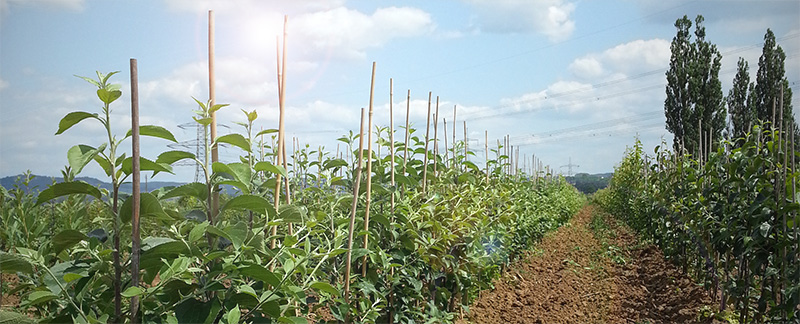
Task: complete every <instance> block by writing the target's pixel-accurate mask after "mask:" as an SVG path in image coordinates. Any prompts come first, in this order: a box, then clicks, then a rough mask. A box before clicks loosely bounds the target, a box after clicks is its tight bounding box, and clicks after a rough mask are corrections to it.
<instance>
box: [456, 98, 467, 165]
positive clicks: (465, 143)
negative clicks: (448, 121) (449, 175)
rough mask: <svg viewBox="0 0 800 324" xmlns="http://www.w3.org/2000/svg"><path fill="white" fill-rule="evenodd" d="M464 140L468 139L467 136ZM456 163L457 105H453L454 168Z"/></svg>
mask: <svg viewBox="0 0 800 324" xmlns="http://www.w3.org/2000/svg"><path fill="white" fill-rule="evenodd" d="M465 122H466V121H465ZM465 125H466V124H465ZM466 131H467V130H466V129H465V130H464V132H466ZM464 138H466V136H464ZM464 141H465V142H464V146H466V145H467V142H466V139H465V140H464ZM464 158H466V156H464ZM455 163H456V105H453V167H455V166H456V165H455Z"/></svg>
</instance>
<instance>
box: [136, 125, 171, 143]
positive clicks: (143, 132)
mask: <svg viewBox="0 0 800 324" xmlns="http://www.w3.org/2000/svg"><path fill="white" fill-rule="evenodd" d="M139 135H140V136H150V137H158V138H163V139H165V140H168V141H172V142H173V143H177V142H178V141H177V140H176V139H175V135H172V132H170V131H169V130H167V129H166V128H164V127H161V126H156V125H141V126H139ZM131 136H133V131H132V130H128V133H127V134H126V135H125V137H126V138H127V137H131Z"/></svg>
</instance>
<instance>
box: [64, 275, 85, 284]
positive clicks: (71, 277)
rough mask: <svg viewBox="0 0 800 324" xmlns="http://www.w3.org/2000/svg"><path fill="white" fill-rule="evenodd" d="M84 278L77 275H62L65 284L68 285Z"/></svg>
mask: <svg viewBox="0 0 800 324" xmlns="http://www.w3.org/2000/svg"><path fill="white" fill-rule="evenodd" d="M84 277H86V276H84V275H81V274H78V273H65V274H64V281H65V282H67V283H70V282H73V281H75V280H78V279H80V278H84Z"/></svg>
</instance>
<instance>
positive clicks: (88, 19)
mask: <svg viewBox="0 0 800 324" xmlns="http://www.w3.org/2000/svg"><path fill="white" fill-rule="evenodd" d="M209 10H213V12H214V20H215V48H216V50H215V51H216V53H215V56H216V60H215V75H216V102H217V103H225V104H230V106H228V107H225V108H223V109H222V110H220V112H219V113H218V119H219V123H220V124H221V126H220V134H221V135H222V134H227V133H231V132H237V133H243V132H244V128H243V127H241V126H239V125H238V124H236V123H241V122H244V121H245V120H246V119H245V118H246V117H245V115H244V113H243V112H242V110H246V111H253V110H255V111H257V113H258V119H257V120H256V121H255V126H254V127H255V128H256V130H260V129H271V128H277V127H278V108H277V107H278V95H277V76H276V37H278V36H281V35H282V28H283V18H284V15H287V16H288V36H287V39H286V41H287V57H286V60H287V61H286V65H287V67H286V71H285V73H286V134H287V136H291V137H296V138H298V140H299V141H300V143H302V144H303V145H306V144H308V145H309V146H310V147H311V148H317V147H319V146H324V150H325V151H328V152H331V154H334V153H333V152H336V150H337V143H339V142H337V141H336V139H337V138H339V137H340V136H342V135H344V134H347V133H348V132H349V131H356V132H357V131H358V128H359V117H360V108H362V107H368V105H369V95H370V91H369V90H370V77H371V72H372V71H371V69H372V64H373V62H375V63H376V73H375V92H374V93H375V99H374V117H373V118H374V124H375V125H376V126H381V127H387V126H388V125H389V115H390V114H389V106H390V82H389V80H390V78H391V79H392V82H393V83H392V84H393V89H392V93H393V97H392V100H391V102H392V106H393V118H394V121H395V132H396V133H395V134H396V135H395V137H396V139H397V140H401V139H402V138H403V136H404V131H403V129H402V128H401V126H402V124H403V123H404V121H405V116H406V113H405V108H406V100H407V94H408V91H410V103H409V105H410V110H411V113H410V120H411V124H412V126H411V127H412V128H415V129H417V130H418V131H417V133H416V134H424V126H425V122H426V112H427V106H428V94H429V92H430V93H431V94H432V98H433V101H434V103H433V105H434V110H435V102H436V100H437V98H438V100H439V110H440V115H441V116H442V117H443V118H444V119H445V120H446V122H447V133H448V138H449V142H450V143H449V145H452V137H451V136H452V133H453V132H452V124H453V123H452V121H453V107H454V106H455V107H456V110H457V113H456V117H455V118H456V121H457V123H458V125H457V130H456V133H457V135H458V140H463V134H464V130H463V124H462V123H463V121H466V122H467V138H468V143H469V147H470V149H471V151H472V152H474V153H475V155H474V156H471V157H470V160H472V161H473V162H475V163H476V164H478V165H481V166H482V165H483V163H484V161H485V155H484V143H485V140H484V138H485V132H488V137H489V144H490V147H496V146H497V141H498V140H500V139H501V138H503V137H504V136H509V137H510V138H511V144H512V145H514V146H515V147H518V148H519V152H520V158H519V159H520V160H522V159H523V158H524V159H525V160H528V161H530V159H531V157H532V156H534V155H535V156H536V157H537V159H539V160H540V161H542V163H543V164H544V165H549V166H550V167H551V168H552V169H553V170H555V171H557V172H563V173H564V174H566V173H568V172H569V169H570V168H569V167H568V166H567V165H568V164H570V163H571V164H572V165H573V167H572V172H587V173H601V172H612V171H613V169H614V166H615V165H617V164H618V163H619V161H620V160H621V159H622V157H623V154H624V152H625V150H626V148H627V147H630V146H632V145H633V144H634V141H635V139H636V138H637V137H638V138H639V139H640V140H641V141H642V143H643V145H644V148H645V152H649V153H652V152H653V148H654V147H655V146H656V145H660V144H661V143H662V141H664V142H666V143H668V146H670V145H671V142H672V137H671V135H670V133H669V132H667V131H666V130H665V128H664V120H665V118H664V113H663V111H664V109H663V104H664V98H665V85H666V78H665V72H666V70H667V68H668V66H669V58H670V51H669V46H670V41H671V40H672V38H673V37H674V36H675V33H676V30H675V27H674V22H675V20H676V19H678V18H681V17H683V16H684V15H687V16H688V17H689V18H690V19H692V20H694V17H695V16H696V15H698V14H700V15H703V16H704V17H705V23H704V25H705V27H706V34H707V36H706V39H707V40H709V41H711V42H712V43H714V44H716V46H717V47H718V48H719V50H720V52H721V53H722V56H723V58H722V69H721V72H720V80H721V81H722V87H723V92H724V93H725V94H727V93H728V89H729V88H730V87H731V84H732V80H733V77H734V74H735V68H736V62H737V60H738V59H739V57H743V58H744V59H746V60H747V61H748V63H749V66H750V73H751V76H752V78H753V80H754V79H755V77H754V76H755V73H756V71H757V69H758V59H759V56H760V55H761V49H762V43H763V38H764V34H765V32H766V30H767V28H770V29H772V30H773V32H774V33H775V35H776V38H777V40H778V44H779V45H780V46H781V47H782V48H783V49H784V51H785V52H786V54H787V59H786V77H787V78H788V80H789V83H790V87H792V90H793V91H794V93H795V95H794V98H793V99H792V103H793V105H794V106H795V107H796V106H798V104H799V102H798V100H797V97H798V96H797V93H798V92H800V87H799V86H798V85H800V1H795V0H777V1H769V0H767V1H754V0H753V1H745V0H733V1H722V0H710V1H656V0H643V1H641V0H639V1H633V0H603V1H600V0H577V1H570V0H460V1H457V0H442V1H426V0H411V1H389V0H386V1H345V0H328V1H323V0H308V1H281V0H264V1H257V0H234V1H230V0H224V1H223V0H163V1H160V0H142V1H121V0H107V1H100V0H0V177H4V176H11V175H17V174H20V173H22V172H25V171H26V170H30V171H31V172H33V173H34V174H38V175H48V176H58V175H60V171H61V170H64V167H65V166H66V165H67V164H68V162H67V151H68V150H69V148H70V147H72V146H74V145H77V144H86V145H91V146H97V145H100V144H101V143H103V142H105V141H106V134H105V131H104V129H103V128H102V126H101V125H100V124H99V123H97V122H96V121H95V122H93V121H90V120H86V121H84V122H82V123H80V124H78V125H76V126H74V127H73V128H71V129H69V130H68V131H66V132H65V133H63V134H60V135H55V133H56V131H57V130H58V123H59V120H61V118H62V117H63V116H64V115H66V114H67V113H69V112H72V111H88V112H92V113H100V112H101V104H100V102H99V101H98V99H97V97H96V95H95V90H96V89H95V88H94V86H92V85H91V84H89V83H87V82H85V81H83V80H81V79H79V78H77V77H75V75H80V76H88V77H93V76H95V71H101V72H104V73H107V72H111V71H120V72H119V73H118V74H116V75H114V76H113V77H112V78H111V81H112V82H114V83H119V84H121V86H122V91H123V96H122V97H121V98H120V99H119V100H117V101H116V102H115V103H114V104H112V106H111V108H112V116H111V119H112V123H111V127H112V131H113V132H114V133H115V134H118V136H120V137H121V136H124V134H125V133H126V132H127V130H128V129H130V127H131V126H130V125H131V117H130V72H129V60H130V59H131V58H135V59H136V60H137V62H138V76H139V102H140V106H139V107H140V114H141V117H140V120H141V124H143V125H158V126H162V127H165V128H167V129H169V130H170V131H172V132H173V134H174V135H175V136H176V138H177V139H178V140H179V141H181V142H182V143H183V146H180V145H179V146H175V145H172V146H168V144H170V143H169V142H167V141H165V140H162V139H157V138H143V139H142V144H141V145H142V156H144V157H147V158H150V159H155V158H156V157H157V155H158V154H159V153H160V152H163V151H167V150H173V149H182V150H188V151H191V152H194V150H195V149H194V147H192V146H191V142H192V141H194V140H196V136H197V134H196V130H195V129H194V128H192V127H186V126H187V125H192V123H193V121H192V116H194V113H193V110H195V109H196V108H197V105H196V103H195V102H194V100H193V99H192V97H194V98H198V99H200V100H201V101H205V100H207V99H208V96H209V94H208V93H209V90H208V45H207V41H208V34H207V32H208V11H209ZM795 111H797V110H795ZM439 122H440V124H439V125H440V127H439V130H440V131H441V130H442V129H443V124H442V123H441V119H439ZM442 135H443V134H442ZM422 136H424V135H422ZM440 138H441V136H440ZM288 143H291V141H289V142H288ZM440 145H442V147H443V146H444V142H443V141H442V142H441V143H440ZM122 147H123V150H124V151H126V152H130V149H129V147H130V141H129V140H127V141H125V142H123V144H122ZM340 150H344V146H341V147H340ZM290 151H291V150H290ZM385 152H386V151H385V150H384V151H383V152H382V153H383V154H385ZM241 154H242V151H241V150H238V149H235V148H223V149H221V152H220V159H221V160H222V161H223V162H233V161H237V160H238V157H239V156H240V155H241ZM490 154H491V153H490ZM490 157H491V158H493V157H494V156H493V154H491V155H490ZM570 161H571V162H570ZM521 162H522V161H520V166H521ZM174 173H175V174H174V175H170V174H159V175H157V178H155V179H153V180H161V181H192V180H193V178H194V176H195V167H193V166H178V167H176V168H175V170H174ZM80 175H81V176H92V177H96V178H100V179H104V178H105V175H104V173H103V171H102V170H101V169H100V168H99V167H98V166H96V165H93V164H92V165H90V166H88V167H86V168H85V169H84V170H83V171H82V173H81V174H80Z"/></svg>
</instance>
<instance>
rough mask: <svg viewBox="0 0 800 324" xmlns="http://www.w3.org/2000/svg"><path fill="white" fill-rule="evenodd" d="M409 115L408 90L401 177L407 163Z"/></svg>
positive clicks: (409, 94)
mask: <svg viewBox="0 0 800 324" xmlns="http://www.w3.org/2000/svg"><path fill="white" fill-rule="evenodd" d="M410 115H411V89H409V90H408V97H406V139H405V142H404V143H405V144H404V145H403V151H404V152H403V175H405V174H406V163H408V135H409V129H408V127H409V126H408V125H409V123H408V118H409V116H410Z"/></svg>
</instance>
